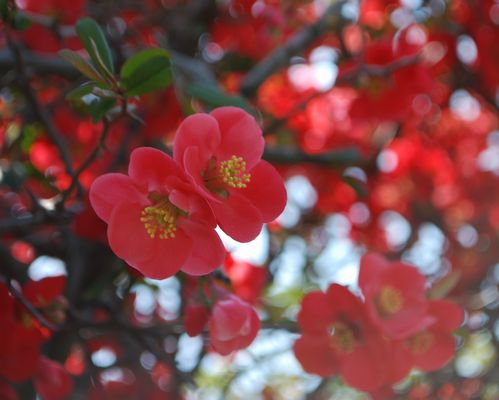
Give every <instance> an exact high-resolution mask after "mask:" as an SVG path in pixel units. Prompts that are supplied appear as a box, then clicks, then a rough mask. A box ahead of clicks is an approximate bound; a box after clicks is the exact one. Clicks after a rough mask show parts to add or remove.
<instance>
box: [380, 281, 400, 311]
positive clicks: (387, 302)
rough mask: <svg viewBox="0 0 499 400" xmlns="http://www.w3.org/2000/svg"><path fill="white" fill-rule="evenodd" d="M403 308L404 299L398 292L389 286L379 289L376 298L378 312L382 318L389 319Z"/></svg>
mask: <svg viewBox="0 0 499 400" xmlns="http://www.w3.org/2000/svg"><path fill="white" fill-rule="evenodd" d="M403 306H404V297H403V296H402V293H401V292H400V290H398V289H395V288H394V287H391V286H385V287H383V288H382V289H381V292H380V293H379V296H378V311H379V312H380V314H381V315H382V316H383V317H390V316H392V315H393V314H395V313H397V312H399V311H400V310H401V309H402V307H403Z"/></svg>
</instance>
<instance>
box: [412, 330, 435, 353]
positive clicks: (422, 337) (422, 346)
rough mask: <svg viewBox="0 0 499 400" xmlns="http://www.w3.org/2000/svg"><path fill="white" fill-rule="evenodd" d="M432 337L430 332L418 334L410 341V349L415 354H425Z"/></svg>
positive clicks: (431, 342)
mask: <svg viewBox="0 0 499 400" xmlns="http://www.w3.org/2000/svg"><path fill="white" fill-rule="evenodd" d="M433 340H434V338H433V335H432V334H431V333H430V332H420V333H418V334H417V335H416V336H413V337H412V338H411V340H410V347H411V349H412V351H413V352H414V353H416V354H421V353H426V352H427V351H428V350H429V349H430V347H431V345H432V344H433Z"/></svg>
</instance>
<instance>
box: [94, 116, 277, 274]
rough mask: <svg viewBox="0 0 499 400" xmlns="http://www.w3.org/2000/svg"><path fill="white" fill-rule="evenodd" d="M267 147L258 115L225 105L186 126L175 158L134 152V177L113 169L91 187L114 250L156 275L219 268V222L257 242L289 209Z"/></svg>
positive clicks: (150, 151)
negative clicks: (266, 155) (266, 225)
mask: <svg viewBox="0 0 499 400" xmlns="http://www.w3.org/2000/svg"><path fill="white" fill-rule="evenodd" d="M263 147H264V140H263V137H262V132H261V129H260V128H259V126H258V125H257V123H256V121H255V120H254V118H253V117H251V116H250V115H249V114H247V113H246V112H245V111H243V110H241V109H238V108H234V107H221V108H218V109H216V110H214V111H213V112H212V113H211V114H196V115H192V116H190V117H188V118H187V119H186V120H185V121H184V122H183V123H182V124H181V125H180V127H179V129H178V131H177V133H176V137H175V142H174V151H173V159H172V158H170V157H169V156H168V155H166V154H164V153H162V152H161V151H159V150H156V149H153V148H139V149H136V150H134V151H133V152H132V155H131V159H130V165H129V168H128V176H127V175H124V174H119V173H110V174H105V175H103V176H101V177H99V178H98V179H96V181H95V182H94V183H93V185H92V187H91V188H90V202H91V204H92V206H93V208H94V210H95V212H96V213H97V215H98V216H99V217H100V218H101V219H103V220H104V221H105V222H106V223H107V224H108V231H107V234H108V239H109V244H110V246H111V249H112V250H113V251H114V252H115V253H116V255H118V256H119V257H120V258H122V259H124V260H125V261H126V262H127V263H128V264H129V265H131V266H132V267H134V268H136V269H137V270H139V271H140V272H141V273H143V274H144V275H145V276H148V277H150V278H156V279H163V278H167V277H169V276H171V275H174V274H175V273H176V272H178V271H179V270H182V271H184V272H186V273H189V274H192V275H203V274H207V273H210V272H211V271H213V270H214V269H215V268H217V267H218V266H220V265H221V264H222V262H223V259H224V256H225V250H224V247H223V245H222V242H221V240H220V238H219V236H218V235H217V233H216V232H215V230H214V229H215V227H216V225H217V224H218V225H220V227H221V228H222V230H223V231H224V232H225V233H227V234H228V235H229V236H231V237H233V238H234V239H236V240H239V241H250V240H252V239H254V238H255V237H256V236H257V235H258V233H259V232H260V230H261V228H262V225H263V224H264V223H265V222H270V221H272V220H273V219H275V218H276V217H277V216H278V215H279V214H280V213H281V212H282V210H283V209H284V206H285V203H286V191H285V188H284V184H283V181H282V179H281V177H280V176H279V174H278V173H277V172H276V170H275V169H274V168H273V167H272V166H271V165H270V164H268V163H267V162H265V161H263V160H261V156H262V153H263Z"/></svg>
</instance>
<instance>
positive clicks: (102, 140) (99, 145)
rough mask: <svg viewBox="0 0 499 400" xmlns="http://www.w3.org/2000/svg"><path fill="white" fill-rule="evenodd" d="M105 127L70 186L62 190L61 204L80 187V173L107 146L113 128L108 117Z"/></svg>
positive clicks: (72, 178) (74, 175) (73, 176)
mask: <svg viewBox="0 0 499 400" xmlns="http://www.w3.org/2000/svg"><path fill="white" fill-rule="evenodd" d="M103 124H104V126H103V128H102V132H101V134H100V138H99V142H98V143H97V145H96V146H95V147H94V149H93V150H92V151H91V153H90V154H89V155H88V156H87V158H86V159H85V160H84V161H83V162H82V163H81V165H80V166H79V167H78V169H77V170H76V171H75V172H74V173H73V174H72V175H71V184H70V185H69V187H68V188H67V189H66V190H64V191H63V192H62V196H61V200H60V203H59V204H64V202H65V201H66V200H67V199H68V197H69V196H70V195H71V193H72V192H73V190H74V189H75V188H76V187H78V185H79V180H78V179H79V178H80V175H81V174H82V173H83V172H84V171H85V170H86V169H87V168H88V167H90V165H92V163H93V162H94V161H95V160H97V158H98V157H99V154H100V153H101V151H102V150H103V149H105V148H106V139H107V137H108V135H109V131H110V129H111V124H112V122H111V121H109V120H108V119H107V118H104V119H103Z"/></svg>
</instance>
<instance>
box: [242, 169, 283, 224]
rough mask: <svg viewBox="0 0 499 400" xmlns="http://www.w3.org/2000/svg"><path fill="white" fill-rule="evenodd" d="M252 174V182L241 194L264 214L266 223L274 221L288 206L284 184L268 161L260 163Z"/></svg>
mask: <svg viewBox="0 0 499 400" xmlns="http://www.w3.org/2000/svg"><path fill="white" fill-rule="evenodd" d="M250 172H251V181H250V183H249V184H248V186H247V188H246V189H243V190H242V191H241V194H243V195H244V196H245V197H246V198H247V199H248V200H249V201H250V202H251V203H252V204H253V205H254V206H255V207H256V208H257V209H258V210H259V211H260V212H261V213H262V218H263V221H264V222H270V221H273V220H274V219H276V218H277V217H278V216H279V215H280V214H281V213H282V211H283V210H284V207H285V206H286V200H287V193H286V188H285V187H284V182H283V180H282V178H281V176H280V175H279V173H278V172H277V171H276V169H275V168H274V167H273V166H272V165H270V164H269V163H268V162H267V161H263V160H262V161H260V162H259V163H258V164H256V165H255V167H254V168H253V169H252V170H251V171H250Z"/></svg>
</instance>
